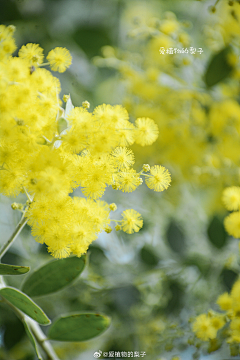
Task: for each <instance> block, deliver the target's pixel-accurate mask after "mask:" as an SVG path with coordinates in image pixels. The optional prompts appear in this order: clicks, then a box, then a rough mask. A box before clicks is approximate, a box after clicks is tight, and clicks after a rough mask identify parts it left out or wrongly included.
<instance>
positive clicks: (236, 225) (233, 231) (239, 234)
mask: <svg viewBox="0 0 240 360" xmlns="http://www.w3.org/2000/svg"><path fill="white" fill-rule="evenodd" d="M224 226H225V229H226V231H227V232H228V233H229V234H230V235H231V236H233V237H235V238H237V239H238V238H240V211H236V212H233V213H231V214H230V215H228V216H227V217H226V218H225V219H224Z"/></svg>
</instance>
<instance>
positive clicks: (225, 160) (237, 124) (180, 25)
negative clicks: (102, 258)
mask: <svg viewBox="0 0 240 360" xmlns="http://www.w3.org/2000/svg"><path fill="white" fill-rule="evenodd" d="M197 6H198V4H196V8H197ZM199 8H201V4H200V3H199ZM233 10H234V12H235V18H239V16H240V6H239V4H237V3H236V6H234V9H232V8H231V7H230V6H228V4H227V2H226V1H221V2H220V3H219V4H218V7H217V12H216V14H211V13H209V17H210V20H209V25H207V24H208V22H207V20H206V22H205V25H204V29H203V30H204V39H205V43H204V45H205V44H206V45H207V47H206V46H204V50H203V53H200V52H198V51H197V49H198V48H197V46H203V45H202V44H196V40H194V38H192V37H191V35H190V34H189V32H188V29H187V27H188V26H191V24H189V23H188V22H183V21H179V20H178V19H177V18H176V15H175V14H174V13H172V12H169V11H167V12H166V13H164V14H163V17H162V18H159V19H158V18H156V17H155V14H154V13H153V10H152V9H151V8H149V7H147V6H146V7H144V5H141V4H134V5H132V7H131V6H129V7H128V10H127V12H126V15H125V16H126V17H127V20H126V19H125V20H126V21H125V23H124V26H125V27H126V28H127V31H128V35H129V36H128V37H127V38H126V39H127V40H126V41H125V43H124V44H123V46H122V47H123V48H124V50H123V49H115V48H112V47H110V46H105V47H103V49H102V54H103V56H102V57H96V58H95V63H96V64H97V65H98V66H103V67H104V66H107V67H113V68H116V69H117V70H118V72H119V73H120V75H121V78H122V82H123V85H124V89H125V94H124V95H125V96H124V104H125V107H126V108H127V110H128V111H129V112H130V114H131V115H132V116H133V117H138V116H139V115H140V114H141V116H145V117H146V118H147V117H150V118H151V119H153V120H154V121H155V122H156V124H157V125H158V127H159V137H158V140H157V141H156V142H155V144H154V145H153V146H152V147H151V149H150V148H149V149H147V151H146V150H145V149H144V151H143V150H142V149H141V148H138V149H137V151H138V153H139V154H140V156H141V159H142V161H144V162H148V158H149V157H150V158H154V161H155V162H156V163H162V164H170V166H171V167H172V171H173V172H174V174H177V176H176V179H177V181H176V184H177V183H181V182H182V181H185V180H187V181H191V182H192V183H194V184H197V185H198V186H201V187H202V186H206V185H207V186H208V187H209V186H212V188H211V190H212V192H211V196H212V197H213V198H214V196H215V198H216V199H219V198H220V194H221V191H222V190H223V187H224V186H226V184H227V185H228V186H231V185H233V184H234V183H236V182H237V181H238V178H239V175H238V174H239V157H238V153H239V151H240V148H239V144H240V141H239V139H240V105H239V102H238V94H239V90H238V86H239V78H240V67H239V62H238V55H237V54H238V47H237V46H236V44H237V43H239V38H240V32H239V23H238V21H236V19H234V17H233V15H232V11H233ZM135 14H138V15H137V16H136V15H135ZM131 16H132V18H131ZM129 19H131V20H132V22H129ZM228 44H231V45H232V49H233V51H232V52H229V54H228V57H227V60H226V61H227V63H228V64H230V65H231V66H232V72H231V74H230V78H231V80H230V81H229V82H225V83H224V84H222V85H221V84H220V85H219V87H218V90H217V91H216V92H215V91H212V92H211V91H208V89H207V87H206V85H205V84H204V82H203V79H204V72H205V69H206V68H207V66H208V62H209V57H210V52H209V49H210V50H211V51H212V50H213V51H215V52H216V51H219V50H222V49H224V48H225V47H226V46H227V45H228ZM181 48H184V49H185V50H186V51H185V53H178V52H177V51H175V50H177V49H181ZM194 48H195V50H196V51H195V50H194ZM160 49H165V53H164V54H162V53H161V52H160ZM167 49H172V53H169V52H168V53H167V52H166V50H167ZM206 55H207V56H206ZM219 71H220V70H219ZM217 201H218V204H219V200H217Z"/></svg>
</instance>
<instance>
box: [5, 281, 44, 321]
mask: <svg viewBox="0 0 240 360" xmlns="http://www.w3.org/2000/svg"><path fill="white" fill-rule="evenodd" d="M0 295H1V296H2V297H3V298H5V299H6V300H8V301H9V302H10V303H11V304H13V305H14V306H16V307H17V308H18V309H19V310H21V311H22V312H24V313H25V314H26V315H28V316H30V317H31V318H32V319H33V320H35V321H37V322H38V323H39V324H42V325H49V324H50V323H51V321H50V320H49V319H48V317H47V315H46V314H45V313H44V312H43V310H42V309H41V308H40V307H39V306H38V305H37V304H35V302H33V301H32V299H30V298H29V297H28V296H27V295H26V294H24V293H22V292H21V291H20V290H18V289H15V288H13V287H4V288H2V289H0Z"/></svg>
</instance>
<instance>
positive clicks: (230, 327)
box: [193, 279, 240, 343]
mask: <svg viewBox="0 0 240 360" xmlns="http://www.w3.org/2000/svg"><path fill="white" fill-rule="evenodd" d="M239 300H240V280H239V279H238V280H237V281H236V282H235V284H234V285H233V288H232V290H231V292H230V294H229V293H227V292H225V293H223V294H222V295H220V296H219V298H218V299H217V304H218V305H219V307H220V309H221V310H222V311H223V312H222V313H218V312H213V311H212V310H211V311H209V312H208V314H201V315H199V316H197V317H196V319H195V321H194V323H193V331H194V332H195V334H196V336H197V337H198V338H199V339H201V340H203V341H208V340H210V339H215V338H216V337H217V335H218V334H217V333H218V330H220V329H222V328H223V327H224V325H225V324H227V329H226V331H225V335H224V336H225V337H227V342H228V343H239V342H240V318H239V314H240V301H239Z"/></svg>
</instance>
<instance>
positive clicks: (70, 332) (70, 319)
mask: <svg viewBox="0 0 240 360" xmlns="http://www.w3.org/2000/svg"><path fill="white" fill-rule="evenodd" d="M109 325H110V318H109V317H108V316H106V315H101V314H93V313H86V314H72V315H64V316H61V317H59V318H58V319H57V320H55V321H54V322H53V324H52V326H51V327H50V330H49V333H48V338H49V339H51V340H58V341H86V340H89V339H92V338H94V337H95V336H98V335H100V334H102V332H104V331H105V330H106V329H107V328H108V327H109Z"/></svg>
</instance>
